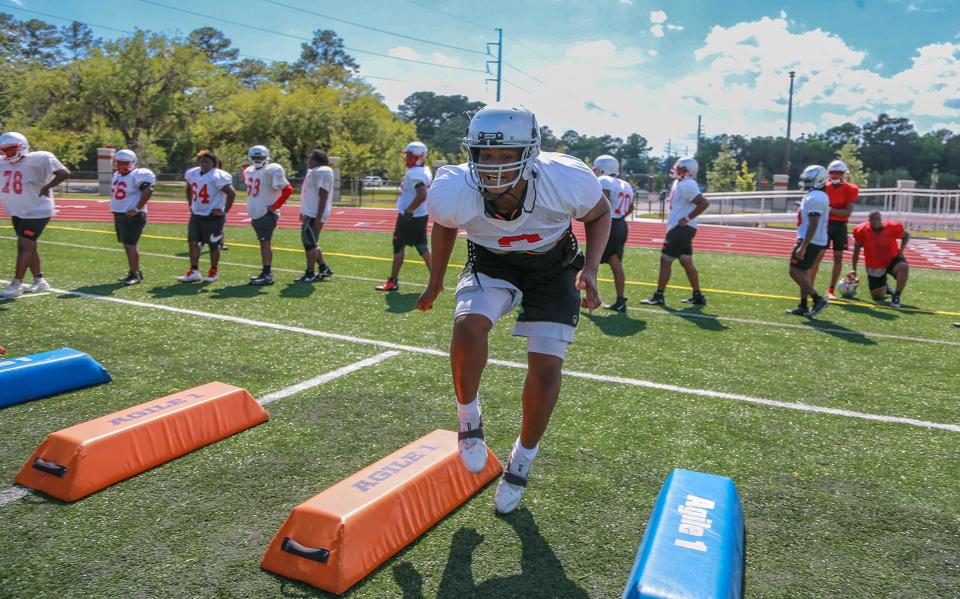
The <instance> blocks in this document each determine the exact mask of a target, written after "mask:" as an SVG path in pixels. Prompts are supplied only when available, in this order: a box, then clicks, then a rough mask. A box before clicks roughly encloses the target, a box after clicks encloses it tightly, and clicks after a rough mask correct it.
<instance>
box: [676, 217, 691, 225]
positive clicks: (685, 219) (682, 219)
mask: <svg viewBox="0 0 960 599" xmlns="http://www.w3.org/2000/svg"><path fill="white" fill-rule="evenodd" d="M677 224H678V225H680V226H681V227H686V226H687V225H689V224H690V221H689V220H688V219H687V217H683V218H681V219H680V220H679V221H677Z"/></svg>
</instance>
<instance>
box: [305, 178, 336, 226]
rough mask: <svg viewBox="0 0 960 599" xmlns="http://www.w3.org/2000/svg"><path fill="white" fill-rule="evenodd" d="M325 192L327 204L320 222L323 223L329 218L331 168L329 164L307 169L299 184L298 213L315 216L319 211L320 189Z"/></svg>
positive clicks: (331, 198)
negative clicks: (301, 182) (301, 183)
mask: <svg viewBox="0 0 960 599" xmlns="http://www.w3.org/2000/svg"><path fill="white" fill-rule="evenodd" d="M321 189H324V190H326V192H327V205H326V206H324V209H323V214H320V215H319V216H320V222H322V223H325V222H327V219H328V218H330V205H331V204H333V169H332V168H330V167H329V166H317V167H314V168H312V169H310V170H308V171H307V176H306V177H304V178H303V185H301V186H300V214H302V215H304V216H309V217H310V218H316V217H317V216H318V215H317V213H318V212H319V211H320V190H321Z"/></svg>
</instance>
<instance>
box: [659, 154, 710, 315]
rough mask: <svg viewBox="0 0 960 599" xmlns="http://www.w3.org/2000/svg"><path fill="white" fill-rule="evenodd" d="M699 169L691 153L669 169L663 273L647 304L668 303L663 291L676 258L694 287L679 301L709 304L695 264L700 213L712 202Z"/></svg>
mask: <svg viewBox="0 0 960 599" xmlns="http://www.w3.org/2000/svg"><path fill="white" fill-rule="evenodd" d="M699 169H700V166H699V165H698V164H697V161H696V159H694V158H691V157H686V158H680V159H679V160H677V162H676V163H675V164H674V165H673V168H671V169H670V175H671V176H672V177H673V178H674V181H673V185H672V186H671V187H670V195H669V197H668V200H667V201H668V202H669V204H670V214H669V216H667V235H666V238H665V239H664V241H663V248H661V250H660V276H659V277H658V278H657V290H656V291H654V293H653V295H651V296H650V297H649V298H647V299H645V300H643V303H644V304H649V305H661V306H662V305H664V304H665V303H666V299H665V298H664V295H663V292H664V290H665V289H666V288H667V283H669V282H670V275H671V274H672V272H673V261H674V260H679V261H680V266H682V267H683V270H684V272H685V273H686V274H687V280H688V281H690V287H691V288H693V294H692V295H691V296H690V297H689V298H687V299H685V300H680V301H681V302H682V303H684V304H693V305H695V306H705V305H707V298H706V297H704V295H703V292H702V291H701V290H700V273H699V272H697V267H696V266H694V264H693V238H694V237H695V236H696V234H697V217H698V216H700V215H701V214H703V211H704V210H706V209H707V208H708V207H709V206H710V202H709V201H708V200H707V198H705V197H703V194H702V193H700V186H699V185H697V171H698V170H699Z"/></svg>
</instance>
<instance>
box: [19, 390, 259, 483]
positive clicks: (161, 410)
mask: <svg viewBox="0 0 960 599" xmlns="http://www.w3.org/2000/svg"><path fill="white" fill-rule="evenodd" d="M268 418H269V416H268V415H267V412H266V410H264V409H263V408H262V407H260V405H259V404H258V403H257V402H256V400H254V398H253V396H251V395H250V393H249V392H247V391H246V390H245V389H241V388H240V387H234V386H233V385H227V384H225V383H217V382H214V383H207V384H206V385H200V386H199V387H194V388H193V389H187V390H186V391H181V392H179V393H174V394H173V395H168V396H166V397H161V398H160V399H156V400H154V401H148V402H147V403H143V404H140V405H139V406H133V407H131V408H127V409H125V410H121V411H120V412H115V413H113V414H109V415H107V416H102V417H100V418H97V419H95V420H90V421H88V422H83V423H81V424H77V425H75V426H71V427H70V428H65V429H63V430H61V431H57V432H55V433H51V434H49V435H47V437H46V439H44V440H43V442H42V443H40V446H39V447H38V448H37V450H36V451H34V452H33V455H31V456H30V459H29V460H27V463H26V464H25V465H24V466H23V468H22V469H21V470H20V473H19V474H17V478H16V481H17V482H18V483H20V484H21V485H23V486H25V487H29V488H31V489H36V490H38V491H43V492H44V493H46V494H47V495H51V496H53V497H56V498H57V499H62V500H63V501H76V500H77V499H80V498H81V497H86V496H87V495H89V494H91V493H95V492H97V491H99V490H100V489H103V488H106V487H109V486H110V485H112V484H113V483H115V482H119V481H121V480H124V479H126V478H130V477H131V476H134V475H136V474H139V473H141V472H143V471H145V470H149V469H150V468H153V467H154V466H159V465H160V464H163V463H164V462H168V461H170V460H172V459H174V458H178V457H180V456H182V455H184V454H187V453H190V452H191V451H193V450H195V449H198V448H200V447H203V446H204V445H209V444H210V443H213V442H215V441H219V440H220V439H223V438H225V437H229V436H230V435H232V434H234V433H238V432H240V431H242V430H246V429H248V428H250V427H251V426H255V425H257V424H260V423H261V422H266V420H267V419H268Z"/></svg>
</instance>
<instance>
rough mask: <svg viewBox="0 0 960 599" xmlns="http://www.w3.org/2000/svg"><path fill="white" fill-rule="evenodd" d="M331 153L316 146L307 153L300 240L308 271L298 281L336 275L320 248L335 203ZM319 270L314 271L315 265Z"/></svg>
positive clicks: (310, 280) (301, 193)
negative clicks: (331, 208)
mask: <svg viewBox="0 0 960 599" xmlns="http://www.w3.org/2000/svg"><path fill="white" fill-rule="evenodd" d="M329 164H330V160H329V158H327V153H326V152H324V151H323V150H321V149H320V148H316V149H314V150H311V151H310V155H309V156H307V174H306V176H305V177H304V178H303V185H302V186H301V187H300V241H301V242H303V251H304V252H306V254H307V270H306V272H304V273H303V276H301V277H299V278H298V279H296V280H295V281H294V282H296V283H314V282H316V281H322V280H324V279H326V278H327V277H330V276H333V271H332V270H330V267H329V266H327V263H326V262H325V261H324V260H323V252H321V251H320V245H319V243H320V231H321V230H323V224H324V223H325V222H327V219H329V218H330V205H331V204H332V203H333V169H332V168H330V167H329V166H328V165H329ZM315 266H316V267H317V271H316V272H314V267H315Z"/></svg>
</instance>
